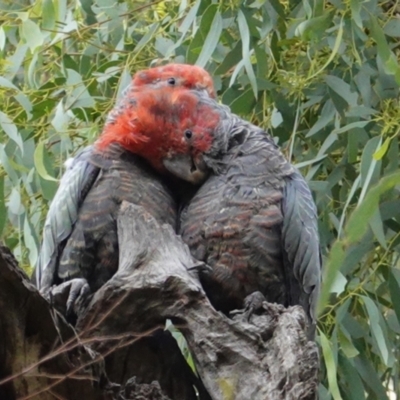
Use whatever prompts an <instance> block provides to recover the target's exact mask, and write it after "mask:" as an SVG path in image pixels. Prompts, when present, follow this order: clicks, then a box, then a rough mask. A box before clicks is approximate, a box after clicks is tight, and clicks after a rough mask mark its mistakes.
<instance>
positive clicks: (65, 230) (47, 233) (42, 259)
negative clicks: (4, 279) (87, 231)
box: [36, 146, 100, 293]
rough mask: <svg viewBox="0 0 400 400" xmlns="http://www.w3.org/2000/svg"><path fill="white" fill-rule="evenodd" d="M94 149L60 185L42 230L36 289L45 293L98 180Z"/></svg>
mask: <svg viewBox="0 0 400 400" xmlns="http://www.w3.org/2000/svg"><path fill="white" fill-rule="evenodd" d="M92 151H93V147H92V146H88V147H86V148H85V149H84V150H83V151H82V152H81V153H80V154H78V155H77V156H76V157H75V158H74V159H73V160H72V162H71V161H69V165H68V167H67V170H66V171H65V173H64V175H63V177H62V178H61V181H60V186H59V188H58V190H57V193H56V195H55V196H54V199H53V201H52V202H51V205H50V208H49V211H48V214H47V217H46V221H45V224H44V228H43V242H42V248H41V250H40V254H39V259H38V263H37V266H36V285H37V287H38V288H39V289H40V290H41V291H42V292H43V293H44V292H46V291H47V290H48V289H50V287H51V286H52V285H53V284H54V277H55V273H56V266H57V264H58V260H59V256H60V254H61V252H62V249H63V246H64V244H65V241H66V239H67V238H68V237H69V236H70V234H71V232H72V229H73V227H74V224H75V222H76V221H77V218H78V210H79V207H80V205H81V204H82V202H83V200H84V199H85V197H86V195H87V193H88V192H89V190H90V188H91V187H92V185H93V183H94V181H95V180H96V178H97V176H98V174H99V171H100V168H98V167H97V166H95V165H93V164H92V163H90V162H89V159H90V156H91V154H92Z"/></svg>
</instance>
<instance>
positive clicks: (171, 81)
mask: <svg viewBox="0 0 400 400" xmlns="http://www.w3.org/2000/svg"><path fill="white" fill-rule="evenodd" d="M167 82H168V84H169V85H171V86H174V85H175V83H176V81H175V78H168V81H167Z"/></svg>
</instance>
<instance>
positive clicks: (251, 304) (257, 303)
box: [229, 291, 266, 322]
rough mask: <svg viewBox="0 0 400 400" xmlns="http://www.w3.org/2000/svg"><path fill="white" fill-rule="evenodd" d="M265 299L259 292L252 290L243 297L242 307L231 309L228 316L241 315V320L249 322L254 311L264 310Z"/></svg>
mask: <svg viewBox="0 0 400 400" xmlns="http://www.w3.org/2000/svg"><path fill="white" fill-rule="evenodd" d="M265 301H266V298H265V297H264V295H263V294H262V293H261V292H258V291H257V292H253V293H251V294H249V295H248V296H246V297H245V299H244V301H243V303H244V308H242V309H241V310H233V311H231V312H230V313H229V316H230V317H231V318H233V317H234V316H237V315H241V316H242V319H243V320H245V321H246V322H250V318H251V316H252V315H253V314H254V313H255V312H259V311H262V310H264V302H265Z"/></svg>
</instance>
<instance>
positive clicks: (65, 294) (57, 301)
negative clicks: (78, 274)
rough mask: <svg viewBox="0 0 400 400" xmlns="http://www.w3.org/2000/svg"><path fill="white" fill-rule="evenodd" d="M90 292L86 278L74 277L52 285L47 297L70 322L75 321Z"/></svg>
mask: <svg viewBox="0 0 400 400" xmlns="http://www.w3.org/2000/svg"><path fill="white" fill-rule="evenodd" d="M90 293H91V291H90V287H89V285H88V283H87V281H86V279H84V278H74V279H71V280H70V281H67V282H63V283H61V284H60V285H56V286H53V287H52V288H51V290H50V292H49V293H48V295H47V297H48V298H49V300H50V301H51V303H52V304H53V305H54V306H55V307H56V308H57V309H58V310H59V311H60V312H61V313H62V314H64V315H65V316H66V317H67V320H68V321H69V322H72V321H76V317H77V315H78V310H79V309H82V307H83V306H84V305H85V304H86V302H87V300H88V297H89V294H90Z"/></svg>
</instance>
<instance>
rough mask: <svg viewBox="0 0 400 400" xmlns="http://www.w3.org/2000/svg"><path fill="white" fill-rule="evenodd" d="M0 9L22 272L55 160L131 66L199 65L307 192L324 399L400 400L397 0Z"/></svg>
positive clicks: (2, 202) (104, 107)
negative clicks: (315, 233)
mask: <svg viewBox="0 0 400 400" xmlns="http://www.w3.org/2000/svg"><path fill="white" fill-rule="evenodd" d="M0 10H1V14H0V19H1V22H2V24H1V27H0V54H1V58H0V75H1V76H0V99H1V104H2V107H1V112H0V128H1V129H0V135H1V139H2V140H1V144H0V163H1V167H0V168H1V169H0V231H1V232H2V236H3V238H4V240H5V242H6V244H7V245H8V246H10V247H11V248H12V249H13V251H14V253H15V255H16V256H17V258H18V259H19V260H20V262H21V264H22V265H23V266H24V267H26V268H29V267H30V266H33V265H34V264H35V263H36V260H37V255H38V245H39V242H40V232H41V228H42V225H43V220H44V217H45V213H46V210H47V206H48V203H49V201H50V200H51V199H52V197H53V195H54V192H55V190H56V188H57V183H56V181H57V180H58V179H59V177H60V175H61V174H62V163H63V162H64V161H65V159H66V158H67V157H69V156H70V155H71V154H73V153H74V152H75V151H76V150H77V149H78V148H79V147H81V146H84V145H86V144H87V143H88V142H92V141H93V140H94V139H95V138H96V136H97V135H98V134H99V132H100V131H101V127H102V125H103V122H104V118H105V116H106V113H107V111H108V110H110V108H111V107H112V105H113V104H114V102H115V99H116V98H117V97H118V96H119V94H120V93H121V90H122V89H123V88H124V87H125V86H126V84H127V82H129V79H130V76H131V74H132V73H133V72H134V71H136V70H137V69H139V68H145V67H148V66H149V65H150V64H151V63H152V62H154V61H156V60H158V61H166V60H167V61H176V62H185V61H186V62H190V63H197V64H199V65H202V66H205V67H206V68H207V69H208V70H209V71H210V72H211V73H212V74H213V76H214V78H215V85H216V87H217V89H218V92H219V95H220V98H221V99H222V102H223V103H225V104H228V105H229V106H230V107H231V108H232V110H233V111H234V112H236V113H239V114H241V115H242V116H244V117H245V118H248V119H252V120H253V121H254V122H255V123H257V124H259V125H261V126H264V127H266V128H269V129H270V130H271V132H272V133H273V135H274V136H275V137H276V138H277V140H278V141H279V143H280V145H281V146H282V147H283V149H284V151H285V153H286V155H287V157H288V158H289V159H291V160H292V161H293V162H294V163H295V164H297V165H298V167H299V168H300V169H301V171H302V173H303V174H304V175H305V176H306V177H307V180H308V181H309V183H310V186H311V188H312V189H313V191H314V194H315V200H316V203H317V205H318V209H319V216H320V233H321V242H322V243H321V244H322V249H323V255H324V258H325V259H326V263H325V264H326V268H325V276H326V278H325V282H326V284H325V286H324V290H323V296H322V303H321V307H320V310H321V317H320V318H321V320H320V325H319V329H320V336H319V338H320V344H321V348H322V354H323V362H322V364H323V371H322V377H321V378H322V384H321V391H320V393H321V396H320V397H321V399H322V400H325V399H331V398H333V399H335V400H337V399H344V400H360V399H369V400H373V399H377V400H378V399H379V400H381V399H385V398H388V394H387V393H388V390H389V389H388V388H389V386H390V385H391V386H392V388H393V390H394V391H395V392H396V393H397V395H398V396H399V395H400V382H399V376H400V373H399V364H398V362H397V360H398V358H399V356H400V353H399V347H400V346H399V341H400V340H399V335H400V322H399V321H400V301H399V299H400V263H399V252H400V200H399V187H400V185H399V184H400V176H399V172H398V171H399V140H398V136H399V131H400V125H399V121H400V111H399V110H400V108H399V104H398V98H399V85H400V67H399V64H398V59H399V47H398V38H399V37H400V20H399V18H398V15H399V12H400V8H399V5H398V2H394V1H386V2H381V3H379V2H378V1H377V0H369V1H361V0H346V1H338V0H334V1H330V2H324V1H321V0H313V1H311V0H303V1H301V2H299V1H293V0H286V1H281V2H279V1H277V0H266V1H263V0H255V1H251V0H249V1H246V2H238V1H234V0H231V1H226V2H216V1H211V0H196V1H182V2H181V1H174V0H173V1H155V2H153V3H146V2H144V1H141V2H138V1H135V2H133V1H131V0H126V1H115V2H114V3H113V4H111V3H110V2H109V1H108V0H81V1H80V2H77V1H76V2H75V1H69V2H67V1H66V0H37V1H33V2H30V1H26V0H20V1H19V2H15V1H13V2H11V1H7V0H2V1H0ZM353 211H354V212H353ZM337 239H338V240H337Z"/></svg>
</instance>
